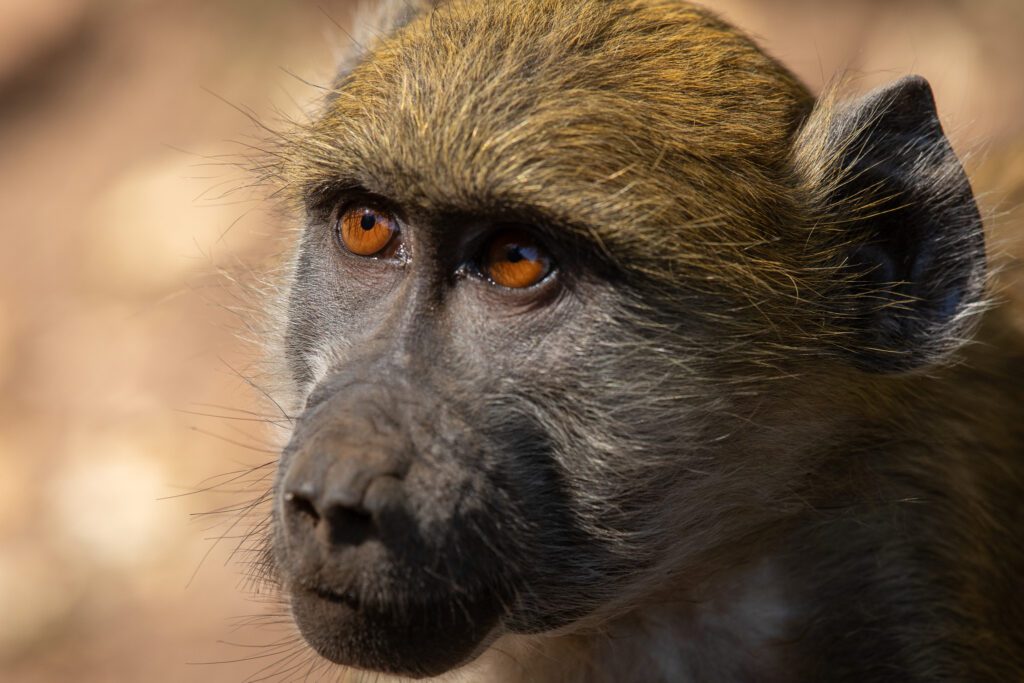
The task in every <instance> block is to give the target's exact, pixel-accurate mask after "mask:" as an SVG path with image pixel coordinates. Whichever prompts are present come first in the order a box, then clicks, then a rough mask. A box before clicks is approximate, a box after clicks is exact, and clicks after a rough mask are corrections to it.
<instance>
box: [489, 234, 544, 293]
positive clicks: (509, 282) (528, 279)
mask: <svg viewBox="0 0 1024 683" xmlns="http://www.w3.org/2000/svg"><path fill="white" fill-rule="evenodd" d="M483 270H484V274H485V275H487V277H489V278H490V279H491V282H493V283H494V284H496V285H501V286H502V287H508V288H509V289H523V288H524V287H530V286H532V285H535V284H537V283H538V282H540V281H541V280H543V279H544V278H545V277H547V275H548V273H550V272H551V257H550V256H548V254H547V252H546V251H544V249H543V248H542V247H541V246H540V245H539V244H538V243H537V240H535V239H533V238H532V237H530V236H529V235H528V234H526V233H525V232H522V231H520V230H508V231H506V232H502V233H500V234H498V236H497V237H495V238H494V239H493V240H492V241H491V243H490V245H489V246H488V247H487V253H486V255H485V258H484V263H483Z"/></svg>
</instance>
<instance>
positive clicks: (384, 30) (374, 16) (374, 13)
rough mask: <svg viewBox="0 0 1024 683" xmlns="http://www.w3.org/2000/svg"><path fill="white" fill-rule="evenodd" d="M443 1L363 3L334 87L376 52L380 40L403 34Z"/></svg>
mask: <svg viewBox="0 0 1024 683" xmlns="http://www.w3.org/2000/svg"><path fill="white" fill-rule="evenodd" d="M442 2H443V0H362V1H361V2H359V5H358V7H357V9H356V14H355V18H354V21H353V27H352V33H351V35H350V38H351V41H352V45H351V48H350V49H349V50H348V54H346V55H345V56H344V57H343V58H342V60H341V63H340V64H339V65H338V73H337V75H336V77H335V85H337V84H339V83H341V81H342V80H344V78H345V76H346V75H347V74H348V73H349V72H350V71H351V70H352V69H353V68H355V66H356V65H357V64H359V62H361V61H362V60H363V58H364V57H365V56H366V55H367V54H369V53H370V52H372V51H373V49H374V48H375V47H376V46H377V44H378V43H380V41H381V40H383V39H384V38H387V37H389V36H391V35H393V34H394V33H395V32H396V31H399V30H401V29H402V28H403V27H404V26H406V25H407V24H409V23H410V22H411V21H412V20H414V19H415V18H416V17H418V16H420V15H422V14H426V13H428V12H430V11H432V10H433V9H434V8H435V7H437V6H438V5H440V4H441V3H442Z"/></svg>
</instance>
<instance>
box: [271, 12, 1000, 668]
mask: <svg viewBox="0 0 1024 683" xmlns="http://www.w3.org/2000/svg"><path fill="white" fill-rule="evenodd" d="M374 29H375V30H374V31H373V32H372V33H373V37H372V38H371V39H369V40H368V42H367V43H366V44H365V45H363V47H364V50H363V52H362V53H361V54H360V56H359V57H358V59H356V60H355V61H354V63H353V64H351V65H349V66H348V67H346V70H345V71H344V72H343V73H342V74H341V76H340V77H339V79H338V82H337V83H336V86H335V88H334V89H333V90H332V93H331V95H330V97H329V98H328V101H327V102H326V104H325V107H324V110H323V112H322V114H321V115H320V116H319V117H318V118H317V119H316V120H315V121H313V122H312V123H311V124H309V125H308V126H307V127H306V128H304V129H303V130H302V131H301V132H299V133H298V134H297V135H295V136H294V139H292V140H290V143H289V144H288V145H286V146H285V147H284V148H283V149H282V150H281V152H280V154H279V156H280V157H281V158H282V159H283V160H284V161H283V162H282V177H284V178H285V180H286V182H287V185H288V188H289V190H290V191H291V192H292V195H293V196H295V197H296V198H297V199H299V200H300V201H301V206H302V209H303V211H304V213H305V224H304V230H303V232H302V236H301V239H300V241H299V244H298V247H297V252H296V257H295V260H294V264H293V269H292V274H291V281H290V286H289V289H288V294H287V316H286V322H285V323H284V326H285V327H286V331H285V333H284V334H283V337H284V345H283V346H284V351H283V355H284V357H285V358H286V362H287V368H288V374H289V376H290V378H291V380H290V382H291V386H292V388H293V393H294V395H295V397H296V400H295V406H296V411H297V414H298V415H299V417H298V419H297V422H296V426H295V428H294V431H293V433H292V435H291V439H290V442H289V443H288V445H287V446H286V448H285V449H284V452H283V454H282V457H281V461H280V468H279V474H278V478H277V482H276V488H275V497H274V508H273V510H274V511H273V515H274V518H273V534H272V537H273V538H272V541H273V557H274V564H275V565H276V573H277V575H278V577H279V578H280V580H281V582H282V584H283V585H284V587H285V589H286V591H287V594H288V595H289V599H290V601H291V606H292V611H293V614H294V617H295V620H296V622H297V624H298V626H299V628H300V630H301V632H302V634H303V636H304V637H305V639H306V640H307V641H308V642H309V644H310V645H312V646H313V647H314V648H315V649H316V650H317V651H318V652H319V653H320V654H321V655H323V656H324V657H326V658H328V659H330V660H333V661H335V662H339V663H343V664H346V665H352V666H355V667H359V668H365V669H370V670H376V671H384V672H391V673H398V674H405V675H411V676H426V675H434V674H438V673H441V672H444V671H447V670H450V669H452V668H454V667H457V666H459V665H461V664H463V663H465V662H467V661H470V660H471V659H473V658H474V657H475V656H476V655H477V654H479V653H480V652H482V651H483V650H484V649H486V648H487V646H488V645H489V644H490V643H491V642H493V641H494V639H496V638H498V637H500V636H502V635H503V634H515V633H517V634H532V633H540V632H545V631H552V630H555V629H561V630H562V631H570V630H572V629H574V628H585V627H587V625H596V624H600V623H602V622H603V621H605V620H608V619H613V618H615V617H616V616H618V615H621V614H623V613H624V612H626V611H628V610H630V609H633V608H635V607H636V606H638V605H642V604H644V603H645V602H649V601H653V600H660V599H664V598H665V595H666V594H672V595H675V596H677V597H678V596H679V595H681V594H685V591H686V590H687V589H688V587H690V586H692V585H696V584H697V583H698V582H700V581H701V580H703V579H704V578H705V577H706V576H707V574H708V573H709V572H710V571H712V570H713V569H714V568H716V567H721V566H723V565H728V564H729V563H730V562H734V561H737V560H738V558H739V557H740V556H741V555H742V554H743V553H744V552H745V551H746V549H748V548H750V547H753V546H756V545H757V544H758V543H761V542H765V539H768V538H770V537H771V533H772V529H774V528H777V527H778V526H779V525H782V524H784V523H785V521H786V520H787V519H789V518H791V517H792V516H793V515H795V514H798V513H799V512H800V510H802V509H804V507H805V506H806V505H808V504H813V502H814V496H815V493H814V492H815V490H816V488H815V486H814V485H813V484H812V483H811V482H812V481H813V480H814V477H815V476H816V474H815V473H816V471H817V470H818V468H819V463H820V462H822V459H823V458H824V457H825V456H826V454H827V453H828V451H829V448H830V445H831V442H832V439H833V438H836V437H835V435H836V434H841V433H842V429H843V428H844V427H843V425H844V423H843V420H844V419H845V418H844V410H843V405H844V401H845V400H846V399H845V398H844V397H843V396H842V395H840V394H839V392H836V391H835V390H834V388H833V387H834V386H835V385H836V384H837V383H839V382H842V385H843V386H845V387H850V389H849V391H851V392H857V391H866V390H867V389H866V388H867V387H872V386H875V385H877V384H878V383H880V382H885V381H889V378H891V377H892V376H894V375H896V374H899V373H906V372H913V371H914V370H916V369H918V368H926V367H927V366H928V365H929V364H931V363H934V362H935V361H936V360H938V359H940V358H941V357H943V356H944V355H945V354H948V353H949V351H950V350H951V349H952V348H954V346H955V345H956V342H957V340H958V339H959V338H961V337H962V336H963V335H964V333H965V331H966V329H967V327H966V325H967V323H968V321H969V318H970V313H971V311H972V309H973V308H974V304H975V302H976V301H977V300H978V298H979V293H980V289H981V280H982V271H983V268H984V264H983V258H984V257H983V246H982V241H981V233H980V223H979V219H978V215H977V212H976V209H975V206H974V203H973V199H972V195H971V190H970V187H969V186H968V183H967V181H966V179H965V177H964V175H963V173H962V171H961V169H960V166H959V164H958V163H957V161H956V158H955V156H954V155H953V153H952V151H951V149H950V147H949V145H948V143H947V142H946V141H945V138H944V137H943V133H942V130H941V128H940V126H939V123H938V121H937V118H936V114H935V109H934V104H933V102H932V98H931V93H930V90H929V87H928V85H927V84H926V83H925V82H924V81H923V80H922V79H920V78H908V79H905V80H901V81H899V82H897V83H895V84H893V85H891V86H889V87H887V88H883V89H881V90H879V91H876V92H874V93H872V94H870V95H868V96H866V97H864V98H862V99H860V100H857V101H853V102H848V103H839V102H837V101H835V99H834V98H823V99H822V100H821V101H819V102H817V103H816V102H815V101H814V99H813V98H812V97H811V96H810V95H809V94H808V92H807V91H806V90H805V88H804V87H803V86H802V85H800V84H799V83H798V82H797V81H796V80H795V79H794V77H793V76H792V75H791V74H790V73H789V72H787V71H786V70H785V69H784V68H782V67H781V66H779V65H778V64H777V63H776V62H774V61H773V60H771V59H770V58H768V57H766V56H765V55H764V54H763V53H762V52H761V51H760V50H759V49H758V48H757V47H756V46H755V45H754V44H753V43H752V42H750V41H749V40H748V39H747V38H745V37H744V36H743V35H741V34H739V33H738V32H737V31H736V30H735V29H733V28H731V27H729V26H728V25H726V24H724V23H722V22H721V21H719V20H718V19H716V18H715V17H713V16H712V15H710V14H708V13H706V12H704V11H702V10H700V9H697V8H695V7H692V6H690V5H688V4H685V3H681V2H670V1H668V0H621V1H617V2H613V1H610V0H520V1H516V2H492V1H490V0H452V1H451V2H445V3H443V4H440V5H439V6H437V7H428V8H424V9H423V10H422V11H419V12H411V13H409V14H408V15H407V16H402V17H401V18H400V19H399V20H398V21H396V22H395V23H394V24H393V25H392V26H389V27H380V26H376V27H374Z"/></svg>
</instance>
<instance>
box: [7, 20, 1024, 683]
mask: <svg viewBox="0 0 1024 683" xmlns="http://www.w3.org/2000/svg"><path fill="white" fill-rule="evenodd" d="M707 4H709V5H711V6H712V7H714V8H716V9H718V10H719V11H720V12H721V13H722V14H724V15H725V16H726V17H727V18H729V19H732V20H733V21H735V22H736V23H738V24H739V25H740V26H742V27H744V28H746V29H747V30H749V31H751V32H752V33H754V34H755V35H756V36H757V37H758V38H759V39H760V41H761V43H762V44H763V45H764V46H765V47H766V48H767V49H768V50H769V51H770V52H771V53H773V54H774V55H776V56H777V57H779V58H780V59H782V60H783V61H784V62H785V63H786V64H788V65H789V66H790V67H791V68H793V69H794V70H795V71H796V72H797V73H798V74H799V75H800V76H801V77H802V78H803V79H805V81H806V82H808V83H809V84H810V85H811V86H812V87H814V88H819V87H820V86H821V85H822V83H823V82H825V81H827V80H828V79H829V78H831V77H832V76H833V75H834V74H836V73H837V72H841V71H846V72H848V73H850V74H852V75H855V76H857V80H856V84H857V85H858V87H868V86H871V85H873V84H877V83H879V82H882V81H886V80H890V79H894V78H896V77H898V76H900V75H903V74H906V73H910V72H917V73H921V74H923V75H925V76H926V77H928V78H929V79H930V80H931V82H932V84H933V86H934V87H935V90H936V94H937V97H938V101H939V106H940V109H941V111H942V114H943V117H944V121H945V122H946V126H947V129H948V130H949V131H950V134H951V137H952V139H953V142H954V145H955V146H956V147H957V149H958V150H959V151H961V152H962V153H970V154H971V157H970V160H969V163H968V165H969V170H970V172H971V174H972V177H973V179H974V182H975V185H976V188H977V190H978V191H979V194H980V195H981V197H982V198H983V201H984V202H985V204H986V206H987V208H988V210H989V211H992V212H993V215H994V218H993V220H992V221H991V225H990V230H991V231H992V241H993V244H995V247H996V250H997V251H999V252H1000V253H1003V252H1006V253H1010V254H1024V246H1022V245H1024V229H1021V228H1020V227H1019V226H1020V225H1021V221H1020V220H1019V218H1018V214H1019V212H1017V211H1015V210H1014V207H1015V206H1017V205H1019V204H1021V203H1022V202H1024V86H1022V83H1024V78H1022V75H1021V72H1022V70H1024V0H927V1H926V0H899V1H897V0H834V1H832V2H823V1H818V0H720V1H718V2H714V1H712V2H709V3H707ZM350 14H351V6H350V3H349V2H346V1H345V0H333V1H332V0H296V1H293V2H285V1H283V0H282V1H280V2H269V1H268V2H256V1H254V0H93V1H91V2H90V1H87V0H0V385H2V391H0V680H2V681H19V682H20V681H66V680H75V681H83V682H91V681H241V680H245V679H246V678H247V677H251V679H260V678H261V677H262V676H264V675H265V674H267V673H274V672H275V671H280V672H285V674H286V675H284V676H282V677H281V678H284V679H288V678H289V677H296V676H295V673H296V672H292V674H291V675H290V676H289V675H288V674H287V670H288V667H289V666H290V664H291V663H292V662H293V661H295V660H283V658H284V657H286V656H288V653H289V652H290V650H287V648H286V649H284V650H282V649H280V648H273V647H270V648H267V647H260V646H261V645H266V644H268V643H273V642H275V641H278V640H279V639H281V638H288V637H289V632H288V631H287V629H286V628H282V627H273V626H266V625H257V626H244V625H245V624H246V623H247V621H248V620H247V619H246V617H248V616H249V615H254V614H260V613H264V612H266V608H265V607H264V606H263V605H261V604H258V603H255V602H253V601H252V600H250V599H249V598H247V597H246V595H245V594H244V592H242V591H240V590H239V589H238V588H239V584H240V583H241V582H242V578H243V577H242V572H243V567H242V566H241V565H240V564H239V562H238V559H239V558H234V559H233V558H232V557H231V550H232V549H233V548H234V547H235V545H236V544H237V539H236V538H233V537H237V536H238V535H239V533H240V532H241V531H244V527H236V528H234V529H232V528H231V527H230V523H231V519H232V518H231V516H230V515H221V516H217V515H212V516H210V515H204V514H203V513H205V512H208V511H211V510H217V509H219V508H223V507H225V506H227V507H231V506H233V505H238V504H241V503H244V502H245V501H247V500H250V499H251V498H253V497H254V496H256V495H258V494H259V493H260V492H261V491H260V487H261V486H263V485H264V484H263V483H260V482H253V481H252V480H253V479H255V478H256V477H247V478H244V479H243V480H242V481H240V482H230V483H229V482H227V481H226V480H227V477H226V476H225V475H227V474H228V473H231V472H238V471H242V470H244V469H245V468H247V467H252V466H255V465H258V464H260V463H266V462H269V461H271V460H272V459H273V457H274V455H273V452H272V450H271V444H270V438H269V434H268V431H267V429H266V427H265V425H264V424H262V423H261V422H260V421H259V419H258V417H259V416H260V415H269V414H271V413H272V408H270V407H268V406H267V405H265V403H264V402H261V401H260V397H259V394H258V392H257V391H255V390H254V389H253V388H252V387H251V386H249V385H248V384H247V383H246V382H245V381H243V380H242V379H240V377H239V375H240V374H246V373H247V372H248V371H249V370H248V368H250V366H251V365H252V363H253V360H254V352H253V350H252V349H251V348H248V347H246V346H245V344H243V343H242V342H240V341H238V340H237V338H236V334H237V333H238V332H240V331H241V330H242V327H243V322H242V320H241V319H240V318H239V316H238V315H237V313H236V311H235V310H234V309H235V308H236V307H237V305H238V303H239V302H238V294H239V293H238V292H237V291H236V290H234V288H233V287H231V286H229V285H227V283H226V280H225V279H224V278H223V277H222V276H220V275H218V272H223V271H226V272H227V273H229V274H236V273H237V274H241V276H242V277H246V275H245V273H246V272H247V271H248V270H250V269H256V270H257V271H258V270H260V269H261V268H263V267H264V266H265V264H266V263H267V262H268V258H269V259H270V260H271V261H272V259H273V257H274V256H275V253H276V252H279V251H281V244H282V242H281V236H282V224H283V223H284V220H283V219H282V218H280V217H279V216H276V215H275V214H274V213H273V212H272V211H268V210H267V203H266V202H264V201H261V196H262V194H263V192H264V191H263V190H260V189H259V188H256V189H249V188H247V187H246V185H247V180H246V178H245V176H244V175H242V174H241V173H239V172H238V171H236V170H234V169H233V168H232V167H231V165H230V163H224V160H223V158H222V157H221V156H219V155H225V154H226V155H235V154H238V153H240V152H241V151H243V150H244V145H245V144H246V143H253V142H257V141H258V139H259V135H260V133H259V131H258V130H257V129H256V128H255V127H254V125H253V124H252V122H251V121H250V120H249V118H248V117H247V116H245V115H243V114H242V113H240V112H239V111H238V109H239V108H241V109H245V110H251V111H252V112H254V113H255V114H256V115H257V116H259V117H261V118H263V119H264V120H266V121H268V122H269V123H271V125H276V124H275V122H276V121H279V120H280V119H282V118H284V117H288V116H296V115H299V114H300V113H301V112H302V111H303V110H309V109H310V108H311V107H312V104H313V103H314V102H315V101H316V98H317V96H318V91H317V89H316V88H315V87H312V86H310V85H308V84H307V83H305V82H304V81H308V82H311V83H314V84H315V83H321V84H322V83H325V82H326V81H327V80H329V78H330V74H331V65H332V63H333V62H334V61H335V59H336V58H337V55H338V53H339V49H340V48H342V47H343V46H344V45H345V40H346V39H345V36H344V33H343V31H342V30H340V29H339V27H338V25H346V24H348V22H350ZM225 101H226V102H225ZM228 103H230V104H228ZM1022 282H1024V278H1022V277H1019V276H1016V275H1014V274H1013V272H1012V271H1008V275H1007V277H1005V278H1004V282H1003V291H1004V293H1005V294H1006V295H1008V296H1010V297H1014V298H1016V297H1020V298H1022V299H1024V295H1022V292H1021V288H1022ZM243 317H244V314H243ZM200 413H202V414H200ZM251 413H256V414H257V415H253V414H251ZM204 414H205V415H204ZM211 477H212V478H213V479H210V478H211ZM211 484H220V486H219V487H218V488H217V489H216V490H214V491H200V492H199V493H195V494H193V495H180V494H184V493H188V492H189V491H195V490H197V489H205V488H207V487H208V486H209V485H211ZM220 535H227V536H229V537H231V538H226V539H224V540H223V541H222V542H221V543H218V544H215V543H214V542H213V540H211V539H214V538H216V537H217V536H220ZM211 549H212V550H211ZM207 553H209V555H208V557H206V559H205V560H204V559H203V558H204V556H205V555H207ZM193 576H194V578H193ZM240 625H242V626H244V627H243V628H238V627H239V626H240ZM250 657H256V658H257V659H254V660H251V661H239V662H232V661H231V660H244V659H246V658H250ZM208 662H227V663H221V664H209V663H208ZM267 666H270V667H271V668H270V669H267V670H265V671H263V670H264V667H267ZM275 667H276V669H275ZM261 671H263V673H260V672H261ZM302 671H303V672H304V669H303V670H302ZM298 677H300V678H301V676H298Z"/></svg>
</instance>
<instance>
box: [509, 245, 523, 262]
mask: <svg viewBox="0 0 1024 683" xmlns="http://www.w3.org/2000/svg"><path fill="white" fill-rule="evenodd" d="M524 258H526V255H525V254H523V248H522V247H520V246H519V245H518V244H510V245H508V247H506V248H505V260H506V261H508V262H509V263H519V262H520V261H522V260H523V259H524Z"/></svg>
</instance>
